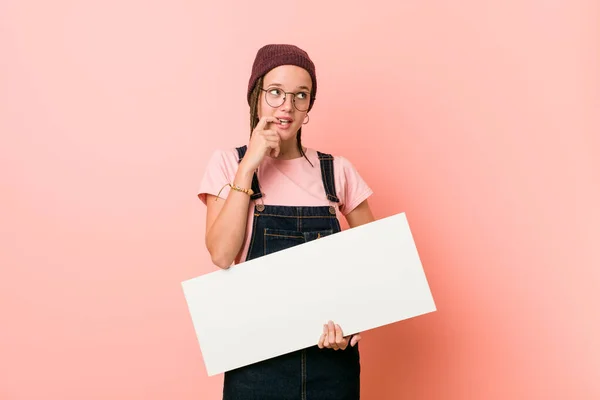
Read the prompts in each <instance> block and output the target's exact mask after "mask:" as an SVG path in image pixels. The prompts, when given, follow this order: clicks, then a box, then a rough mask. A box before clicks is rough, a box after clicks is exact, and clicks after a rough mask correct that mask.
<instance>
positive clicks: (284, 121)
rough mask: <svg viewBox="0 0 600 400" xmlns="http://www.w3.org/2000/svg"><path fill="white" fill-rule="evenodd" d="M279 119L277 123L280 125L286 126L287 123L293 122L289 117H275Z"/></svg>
mask: <svg viewBox="0 0 600 400" xmlns="http://www.w3.org/2000/svg"><path fill="white" fill-rule="evenodd" d="M275 118H277V119H278V120H279V125H282V126H287V125H289V124H291V123H292V122H294V120H293V119H291V118H289V117H275Z"/></svg>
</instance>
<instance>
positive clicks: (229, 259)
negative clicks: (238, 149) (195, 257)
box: [206, 165, 253, 269]
mask: <svg viewBox="0 0 600 400" xmlns="http://www.w3.org/2000/svg"><path fill="white" fill-rule="evenodd" d="M252 176H253V171H249V170H248V169H247V168H245V166H244V165H240V167H239V168H238V172H237V174H236V176H235V179H234V181H233V182H232V183H233V184H235V185H237V186H239V187H242V188H250V187H251V185H252ZM249 203H250V196H248V194H246V193H243V192H239V191H237V190H233V189H232V190H230V191H229V195H228V196H227V199H226V200H225V202H224V204H223V207H222V208H221V210H220V212H219V214H218V216H217V217H216V218H215V220H214V222H213V223H212V225H211V226H210V228H209V229H208V231H207V234H206V247H207V249H208V251H209V253H210V255H211V258H212V261H213V263H214V264H215V265H216V266H218V267H220V268H224V269H226V268H229V267H230V266H231V264H232V263H233V262H234V260H235V257H236V256H237V254H238V253H239V251H240V249H241V247H242V245H243V242H244V237H245V233H246V225H247V221H248V206H249Z"/></svg>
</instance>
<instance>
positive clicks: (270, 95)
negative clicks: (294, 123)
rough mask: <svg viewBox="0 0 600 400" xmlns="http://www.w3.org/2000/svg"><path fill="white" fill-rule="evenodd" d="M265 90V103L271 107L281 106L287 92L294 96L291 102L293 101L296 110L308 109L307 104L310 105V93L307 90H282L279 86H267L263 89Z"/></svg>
mask: <svg viewBox="0 0 600 400" xmlns="http://www.w3.org/2000/svg"><path fill="white" fill-rule="evenodd" d="M260 90H262V91H263V92H265V93H266V94H265V100H267V104H268V105H270V106H271V107H273V108H277V107H281V105H282V104H283V103H285V99H286V96H287V95H288V94H290V95H292V96H294V98H293V101H292V103H294V107H295V108H296V110H298V111H306V110H308V106H309V105H310V93H308V92H297V93H292V92H284V91H283V90H281V89H279V88H275V87H274V88H269V89H263V88H261V89H260Z"/></svg>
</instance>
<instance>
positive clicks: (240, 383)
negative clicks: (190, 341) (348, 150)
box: [198, 45, 373, 400]
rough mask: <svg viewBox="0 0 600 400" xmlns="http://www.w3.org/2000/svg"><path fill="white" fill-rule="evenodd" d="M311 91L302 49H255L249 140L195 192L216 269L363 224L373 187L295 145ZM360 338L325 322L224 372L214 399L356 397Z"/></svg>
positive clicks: (313, 85) (312, 80)
mask: <svg viewBox="0 0 600 400" xmlns="http://www.w3.org/2000/svg"><path fill="white" fill-rule="evenodd" d="M316 94H317V79H316V73H315V66H314V63H313V62H312V61H311V59H310V58H309V56H308V54H307V53H306V52H305V51H304V50H301V49H299V48H298V47H296V46H293V45H267V46H264V47H263V48H261V49H259V51H258V53H257V55H256V59H255V60H254V64H253V67H252V73H251V76H250V80H249V83H248V93H247V98H248V104H249V105H250V132H251V134H250V141H249V143H248V145H244V146H240V147H237V148H232V149H228V150H224V151H222V150H218V151H216V152H215V153H214V154H213V156H212V158H211V160H210V162H209V164H208V168H207V171H206V172H205V175H204V178H203V179H202V183H201V186H200V191H199V193H198V196H199V197H200V199H201V200H202V201H203V202H204V203H205V204H206V206H207V218H206V246H207V248H208V251H209V252H210V255H211V257H212V261H213V263H214V264H215V265H217V266H218V267H220V268H224V269H225V268H229V267H230V266H231V265H232V264H234V263H240V262H243V261H246V260H251V259H253V258H256V257H260V256H262V255H266V254H271V253H273V252H276V251H280V250H283V249H286V248H289V247H292V246H295V245H298V244H301V243H305V242H307V241H310V240H313V239H318V238H319V237H322V236H326V235H331V234H334V233H337V232H339V231H340V224H339V220H338V218H337V216H338V215H343V216H345V218H346V220H347V222H348V224H349V226H350V227H355V226H358V225H361V224H364V223H368V222H371V221H373V215H372V213H371V210H370V208H369V204H368V202H367V198H368V197H369V196H370V195H371V194H372V193H373V192H372V190H371V189H370V188H369V187H368V186H367V184H366V183H365V182H364V181H363V179H362V178H361V177H360V175H359V174H358V172H357V171H356V170H355V169H354V167H353V166H352V164H351V163H350V162H348V160H346V159H345V158H343V157H338V156H336V157H333V156H331V155H329V154H325V153H321V152H318V151H316V150H313V149H311V148H306V147H303V145H302V141H301V132H302V129H301V128H302V125H305V124H307V123H308V121H309V119H310V117H309V115H308V113H309V112H310V110H311V109H312V107H313V104H314V101H315V97H316ZM316 334H318V333H315V335H316ZM315 339H316V336H315ZM360 339H361V337H360V334H356V335H353V336H352V337H344V336H343V332H342V329H341V327H340V326H339V325H337V324H334V323H333V322H332V321H329V323H328V324H326V325H324V326H323V332H322V333H321V336H320V337H319V338H318V342H317V340H315V341H316V342H317V344H316V345H315V346H312V347H310V348H307V349H303V350H299V351H296V352H293V353H290V354H285V355H283V356H280V357H275V358H272V359H269V360H266V361H263V362H259V363H255V364H253V365H249V366H246V367H243V368H239V369H236V370H233V371H228V372H226V373H225V379H224V389H223V399H224V400H233V399H236V400H237V399H244V400H246V399H260V400H269V399H277V400H282V399H308V400H318V399H327V400H334V399H358V398H359V396H360V362H359V353H358V342H359V340H360Z"/></svg>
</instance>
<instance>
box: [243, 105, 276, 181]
mask: <svg viewBox="0 0 600 400" xmlns="http://www.w3.org/2000/svg"><path fill="white" fill-rule="evenodd" d="M271 122H277V118H275V117H262V118H261V119H260V120H259V121H258V124H257V125H256V127H255V128H254V131H252V137H251V138H250V144H249V145H248V150H247V151H246V155H245V156H244V158H243V159H242V164H243V165H244V166H245V167H246V168H248V170H250V171H255V170H256V169H257V168H258V167H259V165H260V164H261V163H262V161H263V159H264V158H265V156H266V155H267V154H270V155H272V156H273V157H277V156H278V155H279V151H280V148H279V143H280V141H281V138H280V137H279V134H278V133H277V132H275V131H274V130H271V129H266V128H267V126H268V124H270V123H271Z"/></svg>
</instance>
